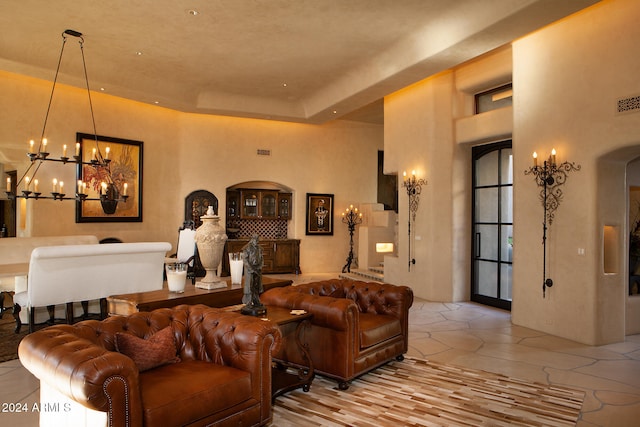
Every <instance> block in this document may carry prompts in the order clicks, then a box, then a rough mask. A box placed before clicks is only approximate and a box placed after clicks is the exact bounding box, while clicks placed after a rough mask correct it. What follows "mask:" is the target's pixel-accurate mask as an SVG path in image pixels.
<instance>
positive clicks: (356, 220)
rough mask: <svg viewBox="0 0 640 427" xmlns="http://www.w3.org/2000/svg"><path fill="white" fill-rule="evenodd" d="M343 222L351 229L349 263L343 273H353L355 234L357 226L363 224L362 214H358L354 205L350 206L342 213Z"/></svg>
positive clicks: (343, 268)
mask: <svg viewBox="0 0 640 427" xmlns="http://www.w3.org/2000/svg"><path fill="white" fill-rule="evenodd" d="M342 222H343V223H345V224H347V227H349V255H348V256H347V263H346V264H345V265H344V267H342V272H343V273H347V272H348V273H351V263H352V262H353V259H354V256H353V233H354V232H355V231H356V225H358V224H361V223H362V213H358V208H354V207H353V205H351V206H349V207H348V208H347V210H346V211H345V212H342Z"/></svg>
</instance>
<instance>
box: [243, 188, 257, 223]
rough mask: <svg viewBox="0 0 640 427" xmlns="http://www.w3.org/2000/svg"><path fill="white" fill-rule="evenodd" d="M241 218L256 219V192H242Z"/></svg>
mask: <svg viewBox="0 0 640 427" xmlns="http://www.w3.org/2000/svg"><path fill="white" fill-rule="evenodd" d="M242 217H243V218H257V217H258V193H257V192H256V191H247V192H244V191H243V192H242Z"/></svg>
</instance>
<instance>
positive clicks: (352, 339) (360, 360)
mask: <svg viewBox="0 0 640 427" xmlns="http://www.w3.org/2000/svg"><path fill="white" fill-rule="evenodd" d="M260 300H261V301H262V303H263V304H266V305H276V306H280V307H285V308H289V309H302V310H306V311H309V312H310V313H312V314H313V318H312V321H311V323H312V324H311V327H310V329H309V330H308V331H307V332H306V336H305V341H306V342H307V343H308V345H309V353H310V354H311V360H312V361H313V365H314V369H315V372H316V373H318V374H321V375H324V376H327V377H330V378H334V379H336V380H338V384H339V387H340V389H342V390H345V389H347V388H348V387H349V383H348V382H349V381H351V380H352V379H353V378H355V377H357V376H359V375H361V374H364V373H365V372H367V371H369V370H371V369H373V368H376V367H378V366H380V365H383V364H385V363H387V362H389V361H390V360H392V359H394V358H396V359H398V360H402V359H403V358H404V356H403V354H404V353H406V352H407V349H408V324H409V319H408V317H409V308H410V307H411V305H412V304H413V291H412V290H411V288H409V287H407V286H397V285H392V284H383V283H375V282H362V281H354V280H349V279H332V280H324V281H319V282H314V283H306V284H301V285H298V286H288V287H286V288H277V289H270V290H268V291H267V292H265V293H263V294H262V296H261V297H260ZM289 344H290V343H285V344H284V345H283V347H282V348H281V349H280V351H279V354H277V355H275V356H274V357H277V358H283V359H285V360H289V361H293V362H294V363H299V364H302V365H304V360H302V359H301V357H300V355H299V352H298V351H296V349H295V348H293V347H289V346H288V345H289ZM283 353H286V354H283Z"/></svg>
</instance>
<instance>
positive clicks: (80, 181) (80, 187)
mask: <svg viewBox="0 0 640 427" xmlns="http://www.w3.org/2000/svg"><path fill="white" fill-rule="evenodd" d="M76 191H77V192H78V194H82V180H81V179H79V180H78V189H77V190H76Z"/></svg>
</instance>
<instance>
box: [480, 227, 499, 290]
mask: <svg viewBox="0 0 640 427" xmlns="http://www.w3.org/2000/svg"><path fill="white" fill-rule="evenodd" d="M476 257H477V258H482V259H490V260H494V261H498V226H497V225H478V226H476ZM494 284H495V282H494ZM494 286H495V285H494Z"/></svg>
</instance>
